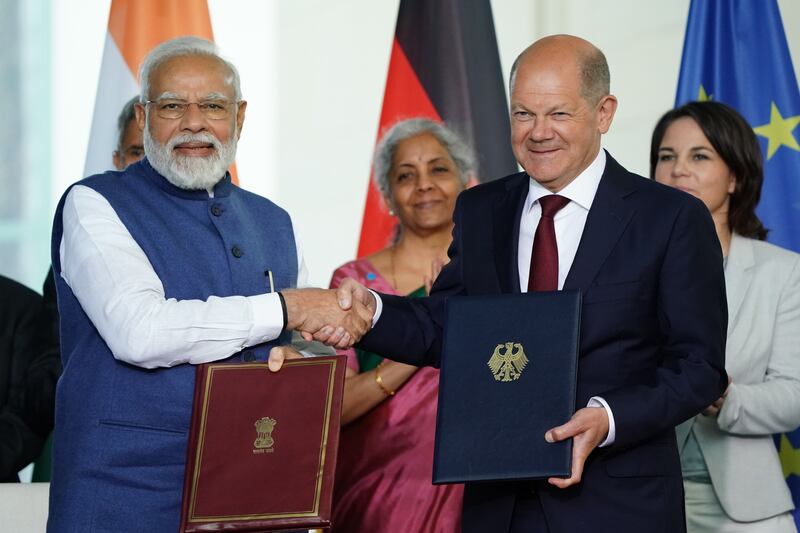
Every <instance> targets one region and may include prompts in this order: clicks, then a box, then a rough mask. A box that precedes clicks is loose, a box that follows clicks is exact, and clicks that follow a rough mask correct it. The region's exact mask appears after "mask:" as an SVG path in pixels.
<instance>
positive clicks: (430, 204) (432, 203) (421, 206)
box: [414, 200, 442, 209]
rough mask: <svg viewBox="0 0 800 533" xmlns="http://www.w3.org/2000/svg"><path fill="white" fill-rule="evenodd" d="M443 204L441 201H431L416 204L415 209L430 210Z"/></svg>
mask: <svg viewBox="0 0 800 533" xmlns="http://www.w3.org/2000/svg"><path fill="white" fill-rule="evenodd" d="M441 203H442V202H441V201H440V200H430V201H428V202H420V203H418V204H414V208H415V209H430V208H432V207H437V206H438V205H439V204H441Z"/></svg>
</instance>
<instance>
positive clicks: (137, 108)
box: [133, 102, 146, 131]
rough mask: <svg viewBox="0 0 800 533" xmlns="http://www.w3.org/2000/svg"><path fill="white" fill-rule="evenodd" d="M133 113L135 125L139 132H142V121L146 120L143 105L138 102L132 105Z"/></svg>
mask: <svg viewBox="0 0 800 533" xmlns="http://www.w3.org/2000/svg"><path fill="white" fill-rule="evenodd" d="M133 112H134V113H135V114H136V125H137V126H139V131H144V121H145V120H146V117H145V112H144V104H142V103H139V102H136V103H135V104H133Z"/></svg>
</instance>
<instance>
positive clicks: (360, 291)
mask: <svg viewBox="0 0 800 533" xmlns="http://www.w3.org/2000/svg"><path fill="white" fill-rule="evenodd" d="M336 298H337V300H338V302H339V307H340V308H341V309H342V310H343V311H349V310H351V309H352V310H357V309H364V310H366V312H367V314H368V315H369V325H368V327H367V330H369V328H371V327H372V321H373V318H374V317H375V311H376V309H377V305H378V304H377V302H376V301H375V295H374V294H372V292H370V291H369V289H367V288H366V287H364V286H363V285H362V284H360V283H359V282H357V281H356V280H354V279H353V278H345V279H344V280H342V283H341V284H340V285H339V287H338V288H337V289H336ZM365 333H366V331H365ZM347 337H348V335H347V332H346V331H344V330H342V329H340V328H335V329H334V328H332V327H330V326H328V327H325V328H323V329H321V330H319V331H317V332H315V333H314V340H316V341H319V342H322V343H325V344H327V345H328V346H334V347H336V348H339V349H342V348H349V347H350V346H352V345H353V344H355V343H356V342H358V340H359V339H355V340H352V339H348V338H347ZM359 338H360V337H359ZM348 340H352V342H349V343H348V342H347V341H348Z"/></svg>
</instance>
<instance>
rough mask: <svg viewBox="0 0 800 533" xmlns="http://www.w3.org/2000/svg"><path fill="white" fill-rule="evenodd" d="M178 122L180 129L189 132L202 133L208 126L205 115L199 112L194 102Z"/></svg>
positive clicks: (198, 107)
mask: <svg viewBox="0 0 800 533" xmlns="http://www.w3.org/2000/svg"><path fill="white" fill-rule="evenodd" d="M180 120H181V129H183V130H186V131H191V132H199V131H203V130H205V129H206V126H207V125H208V122H207V119H206V117H205V115H203V112H202V111H200V106H199V105H198V104H197V103H195V102H191V103H190V104H189V107H187V108H186V112H185V113H184V115H183V116H182V117H181V119H180Z"/></svg>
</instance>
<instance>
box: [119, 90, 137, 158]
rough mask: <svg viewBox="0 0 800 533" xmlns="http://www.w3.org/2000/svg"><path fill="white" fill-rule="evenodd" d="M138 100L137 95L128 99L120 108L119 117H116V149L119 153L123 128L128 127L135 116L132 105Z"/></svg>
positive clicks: (123, 135) (123, 136)
mask: <svg viewBox="0 0 800 533" xmlns="http://www.w3.org/2000/svg"><path fill="white" fill-rule="evenodd" d="M138 101H139V96H138V95H137V96H134V97H133V98H131V99H130V100H128V102H127V103H126V104H125V106H124V107H123V108H122V111H120V112H119V117H117V148H116V150H117V151H118V152H120V153H122V141H123V139H125V130H126V129H127V128H128V124H130V123H131V121H132V120H133V119H135V118H136V111H135V110H134V105H135V104H136V102H138Z"/></svg>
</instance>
